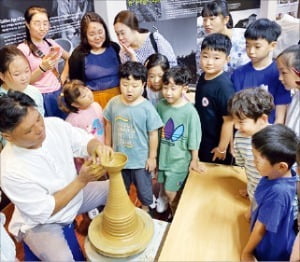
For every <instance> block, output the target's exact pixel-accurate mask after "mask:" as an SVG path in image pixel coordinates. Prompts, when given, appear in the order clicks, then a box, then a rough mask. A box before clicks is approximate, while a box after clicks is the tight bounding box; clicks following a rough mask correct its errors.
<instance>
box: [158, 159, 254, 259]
mask: <svg viewBox="0 0 300 262" xmlns="http://www.w3.org/2000/svg"><path fill="white" fill-rule="evenodd" d="M206 166H207V173H206V174H199V173H196V172H191V173H190V174H189V177H188V179H187V182H186V185H185V187H184V190H183V193H182V196H181V199H180V201H179V204H178V208H177V211H176V214H175V217H174V219H173V222H172V224H171V227H170V230H169V232H168V234H167V237H166V240H165V242H164V243H163V246H162V250H161V253H160V256H159V259H158V260H159V261H239V260H240V253H241V250H242V248H243V247H244V246H245V244H246V242H247V240H248V237H249V223H248V222H247V221H246V219H245V217H244V213H245V212H246V210H247V207H248V205H249V201H248V200H246V199H244V198H242V197H241V196H239V193H238V190H239V189H241V188H246V176H245V173H244V171H243V169H241V168H240V167H232V166H224V165H215V164H206Z"/></svg>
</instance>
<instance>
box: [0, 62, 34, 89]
mask: <svg viewBox="0 0 300 262" xmlns="http://www.w3.org/2000/svg"><path fill="white" fill-rule="evenodd" d="M0 77H1V79H2V81H3V82H4V85H5V86H6V87H7V88H9V89H12V90H16V91H20V92H23V90H24V89H25V88H26V87H27V86H28V85H29V82H30V77H31V70H30V67H29V64H28V61H27V60H26V59H25V58H24V57H22V56H15V57H14V59H13V61H12V62H11V63H10V64H9V66H8V70H7V71H6V72H5V73H0Z"/></svg>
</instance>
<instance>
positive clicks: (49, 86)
mask: <svg viewBox="0 0 300 262" xmlns="http://www.w3.org/2000/svg"><path fill="white" fill-rule="evenodd" d="M24 18H25V30H26V39H25V41H24V42H23V43H21V44H19V45H18V48H19V49H20V50H21V51H22V52H23V53H24V55H25V56H26V58H27V59H28V61H29V64H30V67H31V71H32V75H31V79H30V83H31V84H33V85H34V86H36V87H37V88H38V89H39V90H40V91H41V93H42V94H43V98H44V108H45V116H57V117H61V118H64V117H65V115H64V114H63V112H62V111H61V110H59V108H58V104H57V97H58V96H59V94H60V90H61V81H62V82H64V81H65V79H66V77H67V74H68V66H67V63H65V67H64V70H63V72H62V74H61V76H60V75H59V72H58V71H57V64H58V60H59V59H60V58H61V57H62V58H63V59H64V60H67V59H68V58H69V54H68V53H67V52H66V51H65V50H64V49H63V48H62V47H61V46H59V45H58V44H57V43H56V42H55V41H54V40H52V39H48V38H47V39H46V38H45V37H46V35H47V33H48V31H49V27H50V22H49V14H48V12H47V10H46V9H45V8H43V7H40V6H31V7H29V8H28V9H27V10H26V11H25V13H24Z"/></svg>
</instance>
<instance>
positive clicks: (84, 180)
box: [0, 92, 112, 261]
mask: <svg viewBox="0 0 300 262" xmlns="http://www.w3.org/2000/svg"><path fill="white" fill-rule="evenodd" d="M0 115H1V118H0V132H1V134H2V136H3V137H4V138H5V139H6V140H7V141H8V143H7V144H6V145H5V147H4V149H3V151H2V152H1V169H0V171H1V188H2V189H3V191H4V192H5V194H6V195H7V196H8V198H9V199H10V200H11V201H12V202H13V203H14V205H15V210H14V213H13V217H12V219H11V222H10V225H9V231H10V232H11V233H12V234H13V235H15V236H16V237H17V238H18V239H23V241H24V242H25V243H26V244H27V245H28V246H29V248H30V249H31V250H32V252H33V253H34V254H35V255H36V256H37V257H39V258H40V259H41V260H53V261H72V260H73V256H72V253H71V251H70V248H69V246H68V244H67V242H66V240H65V238H64V235H63V231H62V228H63V227H64V226H65V225H67V224H70V223H72V222H73V220H74V219H75V217H76V215H77V214H80V213H84V212H87V211H89V210H91V209H93V208H95V207H97V206H100V205H104V204H105V202H106V198H107V193H108V181H97V180H98V179H99V178H100V177H101V175H102V174H103V169H102V167H101V166H100V165H99V163H100V162H101V157H109V156H110V155H111V153H112V149H111V148H109V147H106V146H104V145H103V144H101V142H99V140H97V139H95V138H94V137H93V136H92V135H89V134H87V133H86V132H85V131H83V130H81V129H79V128H75V127H72V126H71V125H70V124H68V123H66V122H64V121H63V120H61V119H58V118H54V117H50V118H45V119H44V118H43V117H42V116H41V115H40V113H39V112H38V111H37V109H36V105H35V103H34V101H33V100H32V99H31V98H30V97H29V96H27V95H25V94H23V93H20V92H9V93H8V94H7V95H4V94H3V95H1V97H0ZM88 156H91V159H90V160H88V161H87V162H86V163H85V164H84V165H83V166H82V168H81V170H80V171H79V174H77V173H76V168H75V165H74V161H73V158H74V157H88Z"/></svg>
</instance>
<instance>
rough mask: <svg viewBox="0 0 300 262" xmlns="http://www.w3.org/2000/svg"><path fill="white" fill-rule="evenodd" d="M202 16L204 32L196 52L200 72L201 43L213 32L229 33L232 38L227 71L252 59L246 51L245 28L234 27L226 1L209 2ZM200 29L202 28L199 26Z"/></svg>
mask: <svg viewBox="0 0 300 262" xmlns="http://www.w3.org/2000/svg"><path fill="white" fill-rule="evenodd" d="M201 16H202V18H203V29H204V34H203V37H201V38H199V39H198V40H197V46H198V47H197V53H196V60H197V67H198V73H199V74H200V73H201V69H200V68H199V66H198V65H199V62H200V52H201V44H202V41H203V39H204V38H205V36H207V35H209V34H212V33H220V34H224V35H227V36H228V37H229V38H230V40H231V43H232V48H231V51H230V55H229V56H230V61H229V63H228V64H227V67H226V68H224V70H225V71H227V72H229V73H232V71H233V70H234V69H236V68H237V67H239V66H241V65H243V64H245V63H247V62H249V61H250V60H249V58H248V56H247V53H246V42H245V37H244V32H245V29H243V28H233V20H232V17H231V14H230V13H229V10H228V5H227V3H226V1H224V0H215V1H213V2H210V3H207V4H206V5H205V6H204V7H203V9H202V12H201ZM198 30H200V29H199V28H198Z"/></svg>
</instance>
